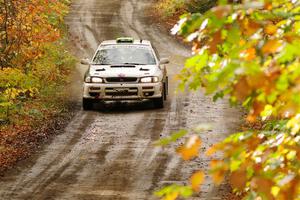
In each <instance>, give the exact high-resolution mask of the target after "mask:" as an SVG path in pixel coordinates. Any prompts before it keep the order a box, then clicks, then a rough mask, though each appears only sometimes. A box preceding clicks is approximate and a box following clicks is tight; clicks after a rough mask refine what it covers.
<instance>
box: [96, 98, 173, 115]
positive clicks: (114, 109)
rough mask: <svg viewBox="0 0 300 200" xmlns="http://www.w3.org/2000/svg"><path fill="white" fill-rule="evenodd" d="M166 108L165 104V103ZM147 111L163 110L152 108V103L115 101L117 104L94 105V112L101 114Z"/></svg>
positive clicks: (146, 101)
mask: <svg viewBox="0 0 300 200" xmlns="http://www.w3.org/2000/svg"><path fill="white" fill-rule="evenodd" d="M165 104H166V105H165V106H167V104H168V103H167V102H166V103H165ZM147 110H153V111H157V110H164V109H157V108H155V107H154V105H153V103H152V101H149V100H144V101H129V102H127V101H117V102H105V103H95V104H94V111H98V112H101V113H129V112H138V111H141V112H143V111H147Z"/></svg>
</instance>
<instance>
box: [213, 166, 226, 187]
mask: <svg viewBox="0 0 300 200" xmlns="http://www.w3.org/2000/svg"><path fill="white" fill-rule="evenodd" d="M210 166H211V169H212V179H213V182H214V183H215V184H217V185H220V184H221V183H222V182H223V180H224V177H225V172H226V169H227V168H226V166H225V163H224V162H223V161H220V160H213V161H211V163H210Z"/></svg>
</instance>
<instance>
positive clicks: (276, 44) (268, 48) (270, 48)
mask: <svg viewBox="0 0 300 200" xmlns="http://www.w3.org/2000/svg"><path fill="white" fill-rule="evenodd" d="M282 47H283V43H282V41H280V40H269V41H267V42H266V44H265V45H264V46H263V48H262V52H263V54H273V53H277V52H278V51H280V50H281V49H282Z"/></svg>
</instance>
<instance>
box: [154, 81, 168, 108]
mask: <svg viewBox="0 0 300 200" xmlns="http://www.w3.org/2000/svg"><path fill="white" fill-rule="evenodd" d="M165 96H166V93H165V85H164V89H163V91H162V95H161V97H160V98H155V99H153V104H154V107H155V108H164V105H165V104H164V98H165Z"/></svg>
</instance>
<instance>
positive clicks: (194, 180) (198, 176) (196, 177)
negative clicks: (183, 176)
mask: <svg viewBox="0 0 300 200" xmlns="http://www.w3.org/2000/svg"><path fill="white" fill-rule="evenodd" d="M204 176H205V175H204V173H203V172H202V171H199V172H196V173H194V174H193V175H192V177H191V178H190V183H191V185H192V188H193V190H194V191H195V192H199V190H200V188H199V187H200V185H201V184H202V183H203V181H204Z"/></svg>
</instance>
